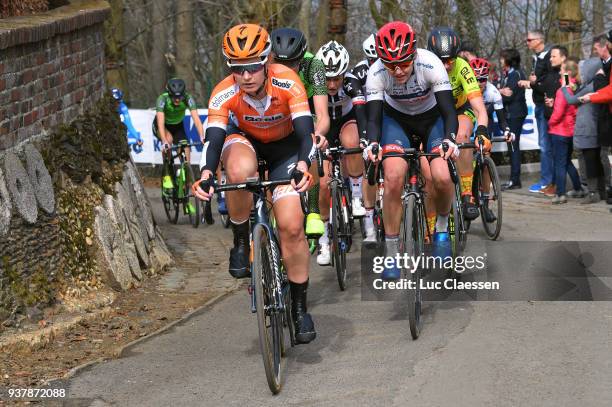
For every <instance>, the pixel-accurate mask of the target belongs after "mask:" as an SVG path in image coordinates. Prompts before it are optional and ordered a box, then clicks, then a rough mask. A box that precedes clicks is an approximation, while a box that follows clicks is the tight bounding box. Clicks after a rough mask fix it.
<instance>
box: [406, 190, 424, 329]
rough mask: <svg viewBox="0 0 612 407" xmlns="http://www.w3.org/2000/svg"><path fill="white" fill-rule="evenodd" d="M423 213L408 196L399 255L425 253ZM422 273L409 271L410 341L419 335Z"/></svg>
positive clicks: (411, 196)
mask: <svg viewBox="0 0 612 407" xmlns="http://www.w3.org/2000/svg"><path fill="white" fill-rule="evenodd" d="M425 222H426V220H425V212H424V210H423V206H422V205H421V204H419V203H418V202H417V200H416V197H415V196H414V195H409V196H408V197H407V198H406V199H405V200H404V203H403V219H402V223H401V224H400V253H402V254H406V255H408V256H411V257H416V256H420V255H421V254H423V253H424V251H425ZM422 277H423V271H422V270H421V268H420V267H417V268H416V269H415V270H411V271H410V276H409V277H408V278H410V280H411V281H412V282H413V284H414V289H411V290H410V289H409V290H407V293H408V323H409V324H410V334H411V335H412V339H417V338H418V337H419V335H420V333H421V328H422V326H423V322H422V320H421V307H422V302H423V299H422V295H421V279H422Z"/></svg>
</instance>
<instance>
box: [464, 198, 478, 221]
mask: <svg viewBox="0 0 612 407" xmlns="http://www.w3.org/2000/svg"><path fill="white" fill-rule="evenodd" d="M461 200H462V201H463V203H462V205H463V217H464V218H465V220H474V219H476V218H478V215H479V212H478V207H477V206H476V204H474V203H473V202H472V195H463V196H462V197H461Z"/></svg>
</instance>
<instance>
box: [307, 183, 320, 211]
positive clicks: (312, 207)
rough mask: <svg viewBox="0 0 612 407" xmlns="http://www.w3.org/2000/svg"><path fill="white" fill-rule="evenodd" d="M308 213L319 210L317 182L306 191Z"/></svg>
mask: <svg viewBox="0 0 612 407" xmlns="http://www.w3.org/2000/svg"><path fill="white" fill-rule="evenodd" d="M308 213H321V212H319V184H315V185H313V186H312V188H310V190H309V191H308Z"/></svg>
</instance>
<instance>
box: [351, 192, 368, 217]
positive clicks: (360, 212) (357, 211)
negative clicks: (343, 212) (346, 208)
mask: <svg viewBox="0 0 612 407" xmlns="http://www.w3.org/2000/svg"><path fill="white" fill-rule="evenodd" d="M365 214H366V208H364V207H363V203H362V202H361V198H357V197H353V217H354V218H362V217H364V216H365Z"/></svg>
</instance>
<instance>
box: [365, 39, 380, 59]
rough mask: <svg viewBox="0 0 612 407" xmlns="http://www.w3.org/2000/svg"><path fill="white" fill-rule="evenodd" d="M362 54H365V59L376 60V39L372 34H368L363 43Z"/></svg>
mask: <svg viewBox="0 0 612 407" xmlns="http://www.w3.org/2000/svg"><path fill="white" fill-rule="evenodd" d="M363 53H364V54H366V57H368V58H371V59H376V58H378V55H376V39H375V37H374V34H370V36H369V37H368V38H366V39H365V41H364V42H363Z"/></svg>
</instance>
